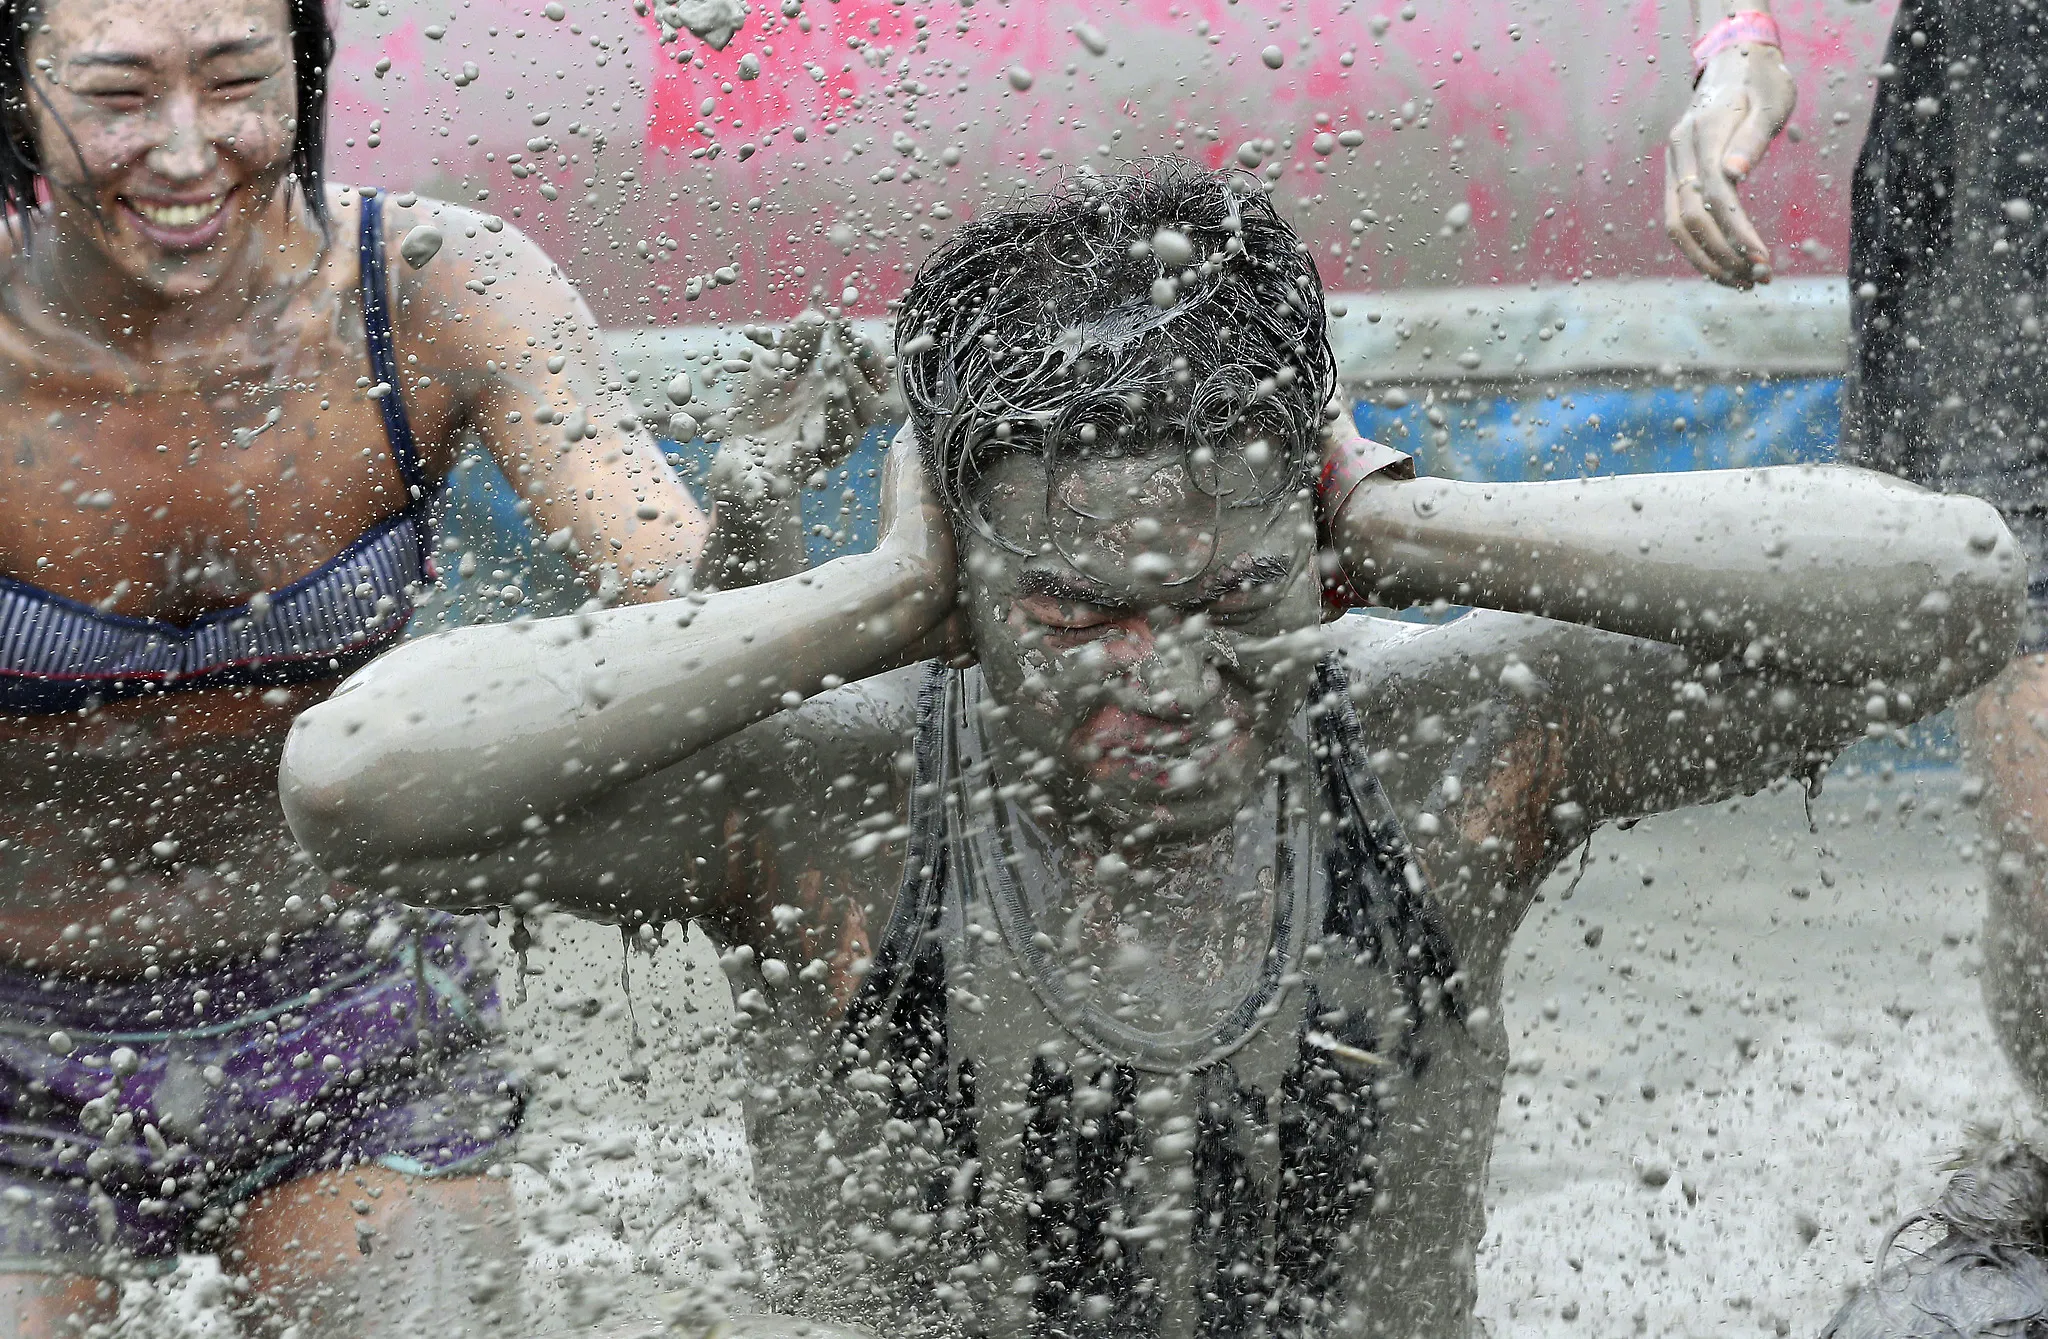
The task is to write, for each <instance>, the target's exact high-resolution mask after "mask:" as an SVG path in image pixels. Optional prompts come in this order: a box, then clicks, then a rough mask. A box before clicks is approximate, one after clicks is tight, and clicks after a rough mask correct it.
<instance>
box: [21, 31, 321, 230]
mask: <svg viewBox="0 0 2048 1339" xmlns="http://www.w3.org/2000/svg"><path fill="white" fill-rule="evenodd" d="M67 2H68V3H80V4H83V3H90V0H67ZM51 3H53V0H0V210H4V211H5V213H6V216H7V221H6V226H7V228H8V229H9V231H11V232H15V233H16V235H17V236H19V237H21V238H22V239H24V240H26V239H27V237H28V235H29V225H30V221H31V220H32V219H33V218H34V217H35V210H36V180H37V178H39V177H41V176H42V175H43V163H44V155H45V154H46V153H48V152H69V153H71V154H73V155H76V154H77V153H78V145H77V144H76V142H74V141H72V140H71V132H70V131H69V130H67V129H64V118H63V117H61V116H59V115H58V114H57V109H56V108H55V107H52V106H50V104H49V101H48V95H47V94H46V93H45V91H44V89H43V87H42V85H41V84H37V83H33V82H31V81H30V78H29V73H30V72H29V68H28V44H29V38H30V36H31V35H33V34H34V32H35V30H36V27H37V25H39V24H41V23H42V22H43V13H44V11H45V10H47V9H48V8H49V7H50V5H51ZM285 22H286V24H287V25H288V26H289V28H290V29H291V42H292V72H293V74H294V75H296V76H297V82H298V102H297V106H296V107H295V108H294V111H295V112H296V114H297V118H298V123H297V125H296V126H294V127H293V135H292V175H291V178H290V180H288V181H287V182H286V183H285V190H286V191H291V190H294V189H296V190H298V191H299V192H300V193H301V194H303V195H304V196H305V198H306V207H307V208H308V209H309V210H311V211H312V214H313V217H314V219H315V220H316V221H318V223H319V225H320V230H321V232H323V233H325V232H326V231H327V224H328V219H327V195H326V191H325V189H324V182H325V165H326V160H327V77H328V71H329V70H331V69H332V68H333V66H334V25H333V24H332V23H331V22H330V21H329V20H328V17H327V6H326V3H325V0H285ZM31 98H33V99H35V100H37V101H40V102H42V103H43V107H44V110H45V111H47V112H49V113H50V119H51V120H53V121H55V122H56V123H57V126H58V129H59V133H61V134H62V135H63V136H64V138H65V140H66V143H65V145H64V146H63V147H62V148H53V146H50V145H41V146H38V145H37V144H36V141H35V136H34V135H33V134H32V133H31V132H30V129H29V127H30V126H31V125H32V124H33V123H34V122H33V118H32V117H31V116H30V115H29V100H30V99H31ZM75 203H77V204H78V205H80V206H81V207H82V208H84V209H85V210H86V211H87V212H88V213H91V214H93V215H94V217H97V216H98V206H97V205H96V204H95V203H94V202H93V201H90V200H80V201H77V202H75Z"/></svg>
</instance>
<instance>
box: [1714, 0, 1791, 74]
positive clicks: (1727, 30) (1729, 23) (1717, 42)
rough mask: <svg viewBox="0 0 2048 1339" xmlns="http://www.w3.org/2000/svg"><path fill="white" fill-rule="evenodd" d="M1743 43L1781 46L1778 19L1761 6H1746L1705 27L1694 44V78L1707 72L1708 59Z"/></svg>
mask: <svg viewBox="0 0 2048 1339" xmlns="http://www.w3.org/2000/svg"><path fill="white" fill-rule="evenodd" d="M1744 43H1749V44H1753V45H1757V46H1774V47H1782V46H1783V45H1784V43H1782V42H1780V41H1779V40H1778V21H1777V20H1776V19H1774V18H1772V17H1771V16H1770V15H1769V14H1766V13H1764V12H1763V11H1762V10H1760V9H1745V10H1742V11H1740V12H1738V13H1734V14H1730V15H1729V16H1728V17H1727V18H1725V19H1722V20H1721V21H1720V22H1719V23H1717V24H1715V25H1714V26H1713V27H1711V28H1709V29H1707V35H1706V36H1704V37H1702V38H1700V40H1699V41H1698V42H1695V43H1694V44H1693V48H1692V75H1693V78H1694V79H1698V78H1699V77H1700V75H1702V74H1704V73H1706V69H1707V62H1708V61H1710V60H1712V59H1713V58H1714V57H1715V56H1717V55H1719V54H1720V53H1722V52H1723V51H1726V50H1727V49H1728V48H1729V47H1732V46H1741V45H1743V44H1744Z"/></svg>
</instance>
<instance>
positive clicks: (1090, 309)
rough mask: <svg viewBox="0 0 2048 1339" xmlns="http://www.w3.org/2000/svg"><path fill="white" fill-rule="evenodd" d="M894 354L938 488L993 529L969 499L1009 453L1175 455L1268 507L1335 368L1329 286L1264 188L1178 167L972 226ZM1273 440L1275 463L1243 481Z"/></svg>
mask: <svg viewBox="0 0 2048 1339" xmlns="http://www.w3.org/2000/svg"><path fill="white" fill-rule="evenodd" d="M1162 229H1165V230H1168V231H1169V232H1170V233H1173V234H1178V237H1177V238H1176V237H1173V236H1168V237H1165V238H1164V239H1162V240H1163V241H1164V243H1165V246H1164V247H1163V248H1159V249H1155V248H1154V246H1153V243H1154V240H1155V237H1157V236H1158V235H1159V233H1160V231H1161V230H1162ZM1182 239H1184V242H1183V240H1182ZM1183 246H1184V248H1185V250H1186V253H1187V254H1186V255H1185V256H1180V255H1174V254H1172V253H1174V252H1175V251H1177V250H1180V249H1182V248H1183ZM1161 250H1164V251H1165V252H1167V253H1168V255H1167V258H1166V259H1162V257H1161V254H1160V251H1161ZM1168 260H1173V261H1176V262H1178V263H1172V264H1169V263H1167V262H1168ZM896 350H897V355H898V358H899V361H900V363H901V369H902V378H903V390H904V395H905V397H906V399H907V400H908V403H909V408H910V418H911V422H912V423H913V424H914V425H915V427H916V429H917V434H918V441H919V442H920V443H922V444H923V449H924V452H925V462H926V466H927V468H928V469H929V470H930V471H931V476H932V479H933V482H934V485H935V486H936V488H937V489H938V492H939V495H940V497H941V498H942V499H943V500H944V502H945V504H946V507H947V509H948V510H949V511H950V512H951V513H952V514H953V515H955V516H965V517H967V518H968V519H969V520H970V521H971V522H972V523H974V524H976V525H977V526H978V527H979V528H982V529H983V531H984V533H987V531H986V525H985V522H983V521H982V520H981V518H980V515H979V511H978V509H975V508H973V507H971V506H970V505H969V503H970V501H971V496H972V489H973V486H974V482H975V480H976V479H977V478H978V477H979V475H980V474H981V473H982V471H983V469H984V468H985V467H986V465H987V463H988V461H989V460H990V459H991V458H992V457H993V456H995V455H996V454H998V453H1001V452H1006V451H1018V450H1022V451H1029V452H1033V453H1035V454H1039V455H1043V456H1046V457H1048V459H1049V460H1050V461H1051V462H1052V463H1054V464H1058V463H1059V462H1060V461H1062V460H1071V459H1072V458H1073V457H1075V456H1076V455H1080V454H1086V453H1089V452H1100V451H1105V450H1106V451H1110V452H1119V453H1121V452H1125V451H1133V450H1136V451H1142V450H1146V449H1149V448H1150V446H1151V444H1154V443H1159V442H1168V443H1172V444H1173V445H1174V446H1175V447H1176V449H1178V450H1181V451H1184V452H1186V453H1187V456H1188V459H1189V463H1190V469H1191V473H1193V475H1194V477H1195V480H1196V483H1197V485H1198V486H1201V487H1203V488H1204V489H1205V490H1212V491H1214V492H1215V493H1216V494H1217V495H1218V497H1219V501H1220V502H1221V503H1223V504H1224V505H1270V504H1271V503H1272V502H1274V501H1276V500H1277V499H1278V497H1279V496H1280V495H1281V494H1282V493H1284V492H1286V491H1288V490H1290V489H1292V488H1295V487H1300V486H1304V485H1305V484H1306V483H1307V482H1308V479H1309V477H1310V474H1311V473H1312V470H1313V467H1314V460H1315V456H1316V440H1317V432H1318V429H1319V428H1320V427H1321V424H1322V414H1323V406H1324V404H1325V402H1326V401H1327V400H1328V399H1329V396H1330V392H1331V389H1332V388H1333V386H1334V385H1335V383H1336V374H1337V368H1336V360H1335V358H1334V357H1333V356H1332V355H1331V352H1330V342H1329V336H1328V330H1327V318H1326V315H1325V312H1324V307H1323V284H1322V279H1321V277H1320V276H1319V275H1318V274H1317V273H1316V267H1315V262H1314V260H1313V259H1311V258H1310V256H1309V253H1308V249H1307V248H1306V247H1305V246H1303V245H1302V244H1301V242H1300V240H1299V239H1298V238H1297V237H1296V236H1295V233H1294V229H1293V228H1291V227H1289V226H1288V224H1287V222H1286V220H1284V219H1282V218H1281V217H1280V215H1279V213H1278V212H1277V211H1276V210H1275V209H1274V208H1273V204H1272V201H1271V200H1270V199H1269V198H1268V197H1267V195H1266V192H1265V190H1264V189H1263V187H1262V185H1261V183H1260V182H1259V181H1258V180H1257V179H1256V178H1254V177H1252V176H1249V175H1248V174H1245V173H1242V172H1235V171H1226V172H1211V171H1207V170H1205V169H1203V168H1200V167H1198V166H1195V165H1194V164H1191V163H1188V162H1185V161H1183V160H1179V159H1170V158H1169V159H1163V160H1157V161H1153V162H1150V163H1146V164H1141V165H1139V166H1138V167H1136V168H1134V169H1133V170H1131V171H1129V172H1127V173H1124V174H1121V175H1118V176H1113V177H1101V176H1096V175H1094V174H1084V175H1080V176H1077V177H1075V178H1073V179H1071V180H1069V181H1068V182H1066V183H1065V184H1063V185H1062V186H1061V187H1060V188H1059V189H1058V190H1057V191H1055V192H1054V193H1053V194H1051V195H1049V196H1047V197H1046V198H1044V199H1042V200H1040V201H1038V202H1036V203H1034V204H1031V205H1029V206H1026V207H1023V208H1018V209H1008V210H1004V211H1002V212H1000V213H995V214H991V215H989V216H987V217H985V218H981V219H977V220H975V221H974V222H972V223H969V224H967V225H965V226H964V227H962V228H961V229H960V230H959V231H958V232H956V233H955V234H954V235H953V236H952V238H951V239H949V240H948V241H947V242H946V244H945V245H944V246H942V247H940V248H939V249H938V250H937V251H935V252H934V253H933V254H932V255H931V257H930V258H929V259H927V260H926V261H925V263H924V264H923V266H921V267H920V268H919V270H918V272H917V277H916V279H915V280H914V281H913V282H912V283H911V285H910V292H909V293H908V294H907V295H906V296H905V298H904V300H903V306H902V310H901V312H900V313H899V315H898V318H897V324H896ZM1260 440H1263V441H1265V442H1266V443H1267V444H1268V445H1269V447H1271V448H1277V452H1276V455H1275V457H1274V459H1272V460H1270V461H1268V462H1266V467H1265V468H1257V467H1253V468H1249V469H1248V468H1247V464H1246V459H1245V455H1246V453H1245V451H1244V450H1243V448H1245V447H1246V446H1248V445H1249V444H1250V443H1252V442H1255V441H1260Z"/></svg>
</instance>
